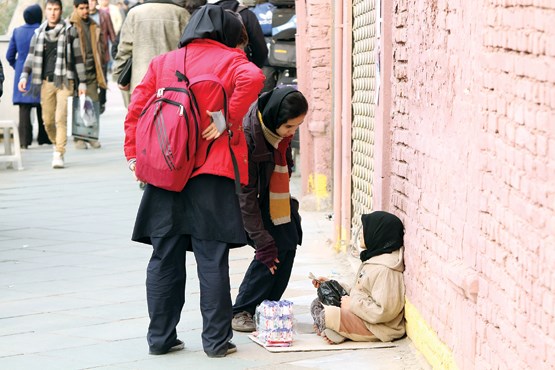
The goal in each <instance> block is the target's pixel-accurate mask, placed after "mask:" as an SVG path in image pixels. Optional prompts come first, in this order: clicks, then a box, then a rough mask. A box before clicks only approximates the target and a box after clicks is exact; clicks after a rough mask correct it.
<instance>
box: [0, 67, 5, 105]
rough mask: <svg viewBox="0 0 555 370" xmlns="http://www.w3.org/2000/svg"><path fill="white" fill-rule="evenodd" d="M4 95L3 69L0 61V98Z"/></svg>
mask: <svg viewBox="0 0 555 370" xmlns="http://www.w3.org/2000/svg"><path fill="white" fill-rule="evenodd" d="M3 94H4V67H2V61H1V60H0V98H1V97H2V95H3Z"/></svg>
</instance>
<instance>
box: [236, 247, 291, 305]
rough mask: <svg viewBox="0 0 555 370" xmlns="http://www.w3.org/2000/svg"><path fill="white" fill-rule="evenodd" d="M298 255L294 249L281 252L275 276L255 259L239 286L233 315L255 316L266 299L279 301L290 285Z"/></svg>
mask: <svg viewBox="0 0 555 370" xmlns="http://www.w3.org/2000/svg"><path fill="white" fill-rule="evenodd" d="M296 253H297V251H296V250H294V249H293V250H284V251H279V252H278V260H279V263H278V264H277V270H276V271H275V274H274V275H272V274H271V273H270V270H269V269H268V267H266V265H264V264H263V263H262V262H259V261H257V260H255V259H253V260H252V262H251V264H250V265H249V268H248V269H247V272H246V273H245V277H244V278H243V282H242V283H241V285H240V286H239V293H238V294H237V298H236V299H235V304H234V305H233V314H234V315H235V314H238V313H239V312H242V311H247V312H248V313H250V314H251V315H253V314H254V311H255V310H256V306H258V305H259V304H260V303H262V301H264V300H265V299H267V300H270V301H279V300H280V299H281V296H282V295H283V293H284V292H285V289H286V288H287V284H289V278H290V277H291V270H292V269H293V262H294V261H295V255H296Z"/></svg>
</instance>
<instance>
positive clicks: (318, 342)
mask: <svg viewBox="0 0 555 370" xmlns="http://www.w3.org/2000/svg"><path fill="white" fill-rule="evenodd" d="M249 339H250V340H252V341H253V342H255V343H257V344H259V345H261V346H262V347H264V348H265V349H266V350H268V351H269V352H275V353H277V352H307V351H342V350H346V349H349V350H352V349H371V348H392V347H397V346H396V345H395V344H393V343H391V342H352V341H350V340H348V341H345V342H343V343H340V344H329V343H328V342H326V341H325V340H324V338H322V337H320V336H318V335H316V334H315V333H311V334H297V335H295V339H294V341H293V344H292V345H291V346H290V347H268V346H265V345H264V343H262V342H261V341H260V340H258V338H257V337H256V336H255V335H253V334H250V335H249Z"/></svg>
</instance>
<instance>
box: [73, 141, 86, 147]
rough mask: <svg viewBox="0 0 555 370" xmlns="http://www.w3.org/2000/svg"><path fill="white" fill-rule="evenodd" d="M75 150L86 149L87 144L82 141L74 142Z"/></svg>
mask: <svg viewBox="0 0 555 370" xmlns="http://www.w3.org/2000/svg"><path fill="white" fill-rule="evenodd" d="M74 145H75V149H87V143H85V141H84V140H75V142H74Z"/></svg>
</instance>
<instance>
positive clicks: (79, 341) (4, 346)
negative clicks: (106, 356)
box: [0, 333, 99, 367]
mask: <svg viewBox="0 0 555 370" xmlns="http://www.w3.org/2000/svg"><path fill="white" fill-rule="evenodd" d="M96 343H99V341H98V340H94V339H90V338H82V337H74V336H67V335H59V334H53V333H23V334H19V335H7V336H2V337H0V349H1V350H0V351H1V352H0V353H1V355H0V356H3V357H6V356H14V355H20V354H36V353H51V352H52V351H55V350H62V349H63V350H68V349H72V350H78V349H81V348H83V347H87V346H89V345H92V344H96ZM0 365H1V362H0ZM0 367H1V366H0Z"/></svg>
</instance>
